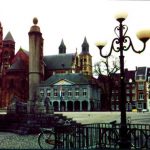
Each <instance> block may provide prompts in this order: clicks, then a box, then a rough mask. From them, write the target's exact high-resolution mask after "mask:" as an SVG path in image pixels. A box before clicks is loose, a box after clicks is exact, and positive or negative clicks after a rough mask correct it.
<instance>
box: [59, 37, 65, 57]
mask: <svg viewBox="0 0 150 150" xmlns="http://www.w3.org/2000/svg"><path fill="white" fill-rule="evenodd" d="M59 54H66V46H65V44H64V41H63V39H62V41H61V44H60V46H59Z"/></svg>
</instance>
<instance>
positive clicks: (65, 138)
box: [38, 120, 86, 149]
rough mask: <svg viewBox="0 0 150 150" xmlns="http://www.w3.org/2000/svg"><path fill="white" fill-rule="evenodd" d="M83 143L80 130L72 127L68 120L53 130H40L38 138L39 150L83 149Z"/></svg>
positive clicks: (82, 135) (83, 139) (83, 138)
mask: <svg viewBox="0 0 150 150" xmlns="http://www.w3.org/2000/svg"><path fill="white" fill-rule="evenodd" d="M79 141H80V142H79ZM85 142H86V140H85V136H84V134H83V132H82V129H81V128H80V127H76V126H73V125H72V124H71V122H70V121H69V120H66V121H65V122H64V124H63V125H60V126H59V125H58V126H56V127H55V128H41V132H40V134H39V136H38V144H39V146H40V148H41V149H55V148H67V149H72V148H78V147H85V146H86V144H85ZM79 144H80V145H79Z"/></svg>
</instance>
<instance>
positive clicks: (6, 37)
mask: <svg viewBox="0 0 150 150" xmlns="http://www.w3.org/2000/svg"><path fill="white" fill-rule="evenodd" d="M4 41H13V42H15V41H14V38H13V37H12V35H11V33H10V32H8V33H7V35H6V36H5V38H4Z"/></svg>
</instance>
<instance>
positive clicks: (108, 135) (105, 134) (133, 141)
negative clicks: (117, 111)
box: [101, 121, 150, 149]
mask: <svg viewBox="0 0 150 150" xmlns="http://www.w3.org/2000/svg"><path fill="white" fill-rule="evenodd" d="M110 125H111V126H110V127H109V128H104V129H103V131H102V135H101V138H102V140H101V147H105V148H108V147H109V148H119V145H120V135H119V130H120V127H119V126H118V125H117V124H116V121H112V122H110ZM127 137H128V140H129V141H128V142H129V145H130V148H131V149H140V148H145V147H149V144H148V143H149V142H148V139H149V138H150V137H149V136H147V135H146V134H145V133H144V132H143V130H141V129H138V128H130V129H127ZM139 143H140V144H139Z"/></svg>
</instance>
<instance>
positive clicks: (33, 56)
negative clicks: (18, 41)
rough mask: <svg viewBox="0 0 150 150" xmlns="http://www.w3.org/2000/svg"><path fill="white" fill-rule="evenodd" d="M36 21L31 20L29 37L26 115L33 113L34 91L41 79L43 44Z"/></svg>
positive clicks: (35, 97)
mask: <svg viewBox="0 0 150 150" xmlns="http://www.w3.org/2000/svg"><path fill="white" fill-rule="evenodd" d="M37 23H38V19H37V18H34V19H33V24H34V25H33V26H31V28H30V31H29V33H28V35H29V100H28V104H27V112H28V113H30V114H31V113H36V112H35V102H36V99H37V93H36V89H37V86H38V85H39V83H40V78H41V70H40V69H41V68H40V67H41V66H40V65H41V64H40V62H41V60H40V59H41V53H43V51H42V49H41V47H42V44H43V38H42V33H41V32H40V27H39V26H37Z"/></svg>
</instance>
